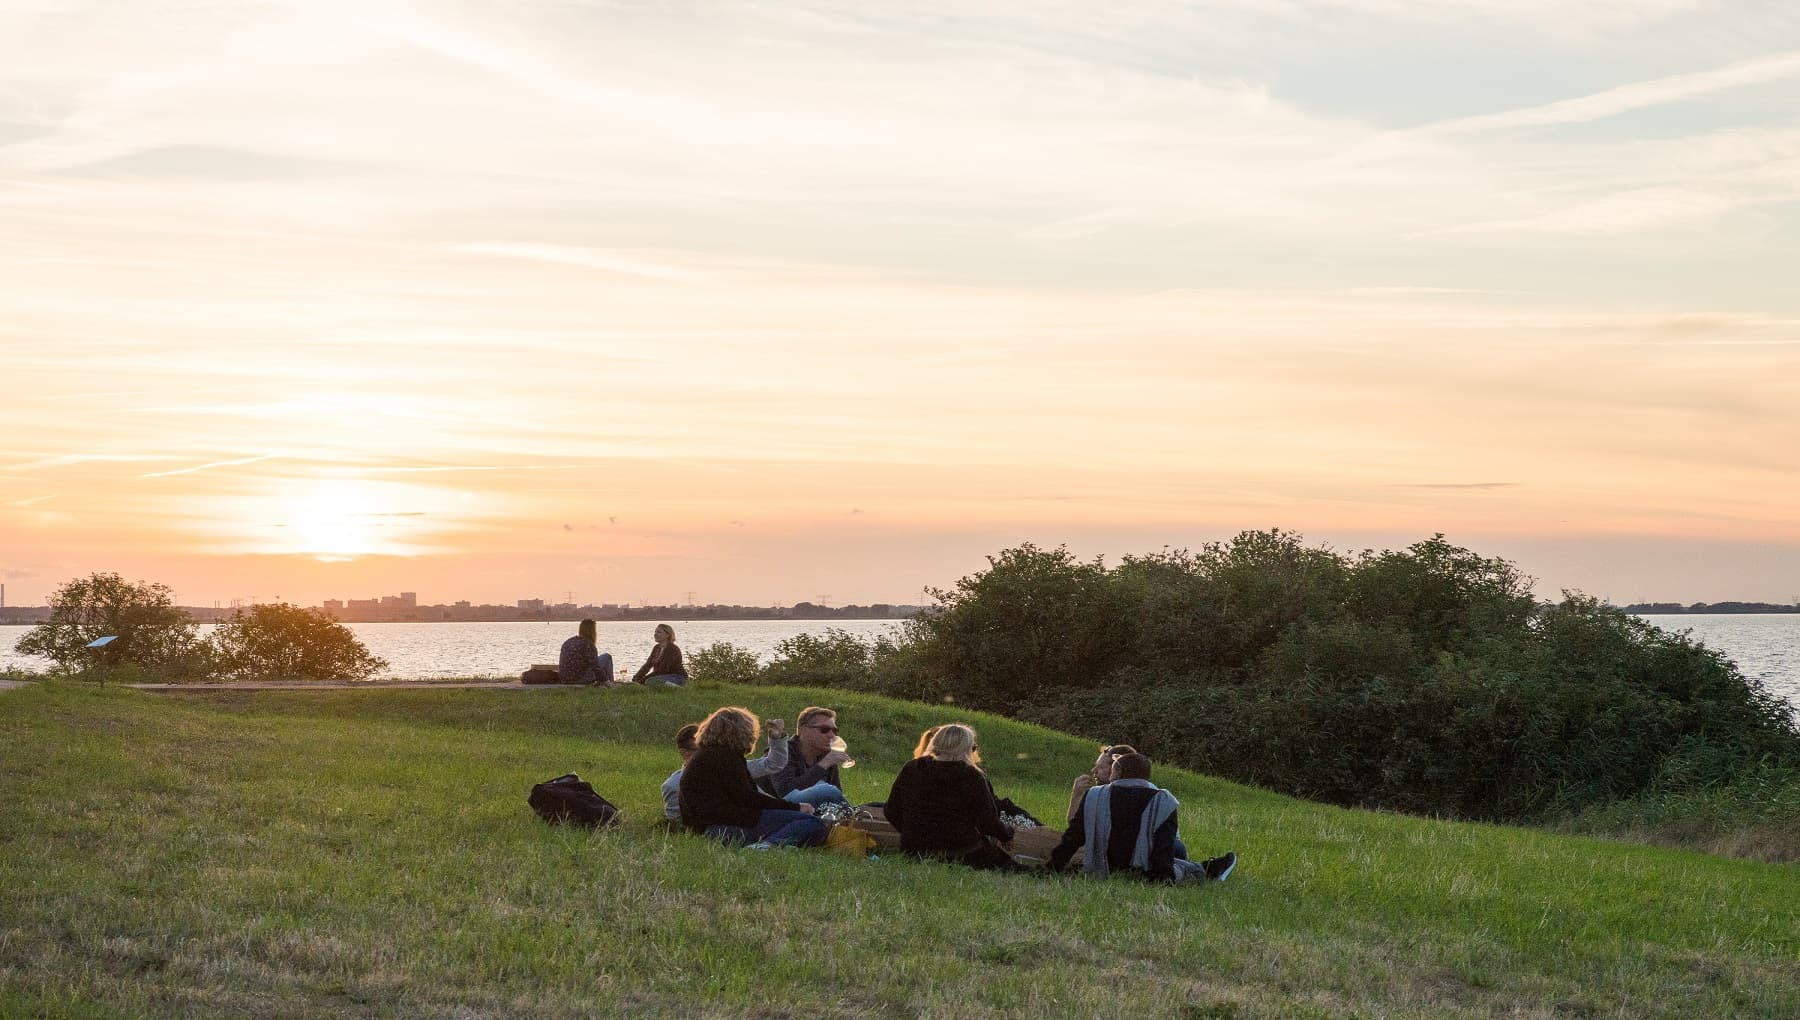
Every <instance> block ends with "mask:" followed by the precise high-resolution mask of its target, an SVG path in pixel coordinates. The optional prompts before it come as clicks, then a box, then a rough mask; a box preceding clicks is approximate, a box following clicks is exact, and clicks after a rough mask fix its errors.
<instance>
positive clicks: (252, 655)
mask: <svg viewBox="0 0 1800 1020" xmlns="http://www.w3.org/2000/svg"><path fill="white" fill-rule="evenodd" d="M212 643H213V649H214V658H215V662H216V664H217V666H216V668H217V671H218V673H219V675H221V676H223V677H227V678H229V679H233V680H367V679H368V678H369V677H370V676H373V675H374V674H375V673H376V672H377V671H379V670H383V669H386V668H387V665H388V664H387V661H386V660H384V659H378V658H376V657H375V656H373V655H371V654H369V650H368V649H367V648H365V647H363V643H362V641H360V640H359V639H358V638H357V636H356V635H355V634H354V633H352V632H351V631H350V628H348V627H346V626H344V625H343V624H341V623H339V622H337V620H336V619H335V618H333V617H332V616H331V615H330V614H329V613H326V612H325V611H323V610H320V609H302V608H300V607H299V606H290V605H286V604H277V605H259V606H252V607H251V608H250V612H249V613H247V614H246V613H245V612H243V611H242V610H239V611H238V612H236V613H233V614H232V616H231V619H229V620H227V621H225V622H224V623H221V624H219V629H218V630H217V631H216V632H214V634H213V638H212Z"/></svg>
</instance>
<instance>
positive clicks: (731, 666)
mask: <svg viewBox="0 0 1800 1020" xmlns="http://www.w3.org/2000/svg"><path fill="white" fill-rule="evenodd" d="M761 669H762V664H761V663H760V662H759V661H758V660H757V658H756V653H755V652H752V651H750V650H749V649H747V648H739V647H738V646H737V645H734V644H732V643H731V642H729V641H715V642H713V643H712V644H710V645H707V646H706V647H705V648H702V649H700V650H699V651H696V652H694V653H693V654H692V655H689V656H688V672H689V673H690V674H691V675H692V676H693V678H694V679H695V680H706V681H710V682H712V683H720V684H753V683H756V682H757V675H758V673H759V672H760V671H761Z"/></svg>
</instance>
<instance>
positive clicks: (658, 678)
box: [631, 623, 688, 687]
mask: <svg viewBox="0 0 1800 1020" xmlns="http://www.w3.org/2000/svg"><path fill="white" fill-rule="evenodd" d="M631 682H632V683H634V684H645V685H659V686H663V687H686V686H687V682H688V674H687V666H686V665H685V664H684V663H683V662H682V661H681V646H680V645H678V644H676V643H675V628H673V627H671V626H669V625H668V624H666V623H659V624H657V625H656V645H655V646H654V647H652V648H651V649H650V657H649V658H648V659H645V660H644V664H643V665H642V666H640V667H638V671H637V673H636V674H634V675H633V676H632V678H631Z"/></svg>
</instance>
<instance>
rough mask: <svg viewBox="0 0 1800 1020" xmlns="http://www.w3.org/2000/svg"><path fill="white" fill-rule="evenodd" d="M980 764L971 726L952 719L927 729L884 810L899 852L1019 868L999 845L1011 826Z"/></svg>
mask: <svg viewBox="0 0 1800 1020" xmlns="http://www.w3.org/2000/svg"><path fill="white" fill-rule="evenodd" d="M980 765H981V748H980V747H979V746H978V745H977V744H976V743H975V731H974V730H973V729H971V728H970V727H968V726H964V725H963V724H961V723H950V724H948V725H945V726H940V727H938V730H937V732H936V733H934V734H932V735H931V743H930V746H929V747H928V748H927V749H926V753H925V754H924V755H922V756H920V757H918V758H914V759H913V760H912V761H909V762H907V763H906V764H905V765H903V766H901V767H900V773H899V774H898V775H896V776H895V777H894V785H893V788H892V789H890V790H889V791H888V798H887V806H886V808H885V809H884V810H885V811H886V813H887V820H888V822H889V824H891V825H893V827H894V828H896V829H898V830H899V831H900V850H901V851H902V852H903V853H908V854H912V855H913V856H916V857H929V858H933V859H936V860H942V861H954V862H956V863H958V864H966V865H968V866H969V867H971V868H986V869H993V870H999V871H1017V870H1020V866H1019V865H1018V864H1016V863H1014V861H1013V859H1012V855H1011V854H1009V853H1007V851H1006V848H1005V846H1004V845H1003V844H1005V843H1007V842H1009V841H1011V840H1012V837H1013V830H1012V829H1011V828H1010V827H1008V826H1007V825H1006V824H1005V823H1004V822H1002V821H1001V820H1000V809H999V806H998V805H997V804H995V802H994V790H993V787H991V786H989V785H988V780H987V776H986V775H985V774H983V773H982V771H981V768H980Z"/></svg>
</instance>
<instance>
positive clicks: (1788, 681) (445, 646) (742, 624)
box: [0, 615, 1800, 706]
mask: <svg viewBox="0 0 1800 1020" xmlns="http://www.w3.org/2000/svg"><path fill="white" fill-rule="evenodd" d="M1644 619H1646V620H1648V621H1650V622H1651V623H1653V624H1655V625H1657V626H1658V627H1661V628H1663V629H1664V630H1671V631H1683V630H1690V631H1692V632H1693V636H1694V637H1695V638H1696V639H1698V640H1699V641H1701V642H1702V643H1704V644H1705V645H1706V646H1707V647H1709V648H1713V649H1716V650H1718V651H1720V652H1723V653H1725V654H1726V655H1727V656H1729V657H1731V658H1732V659H1733V660H1735V661H1736V662H1737V664H1738V668H1740V669H1742V670H1743V671H1744V675H1745V676H1748V677H1751V678H1753V679H1756V680H1760V681H1761V682H1762V684H1763V686H1764V687H1765V688H1766V689H1768V690H1769V691H1770V692H1771V693H1774V694H1778V695H1781V696H1782V697H1785V698H1787V699H1788V701H1789V702H1790V703H1792V704H1794V705H1797V706H1800V615H1768V616H1646V617H1644ZM671 623H673V625H674V627H675V633H676V636H677V639H678V640H679V642H680V644H681V647H682V648H683V650H685V651H688V652H693V651H694V650H696V649H699V648H702V647H704V646H706V645H709V644H712V643H713V642H715V641H729V642H731V643H732V644H734V645H737V646H739V647H741V648H747V649H749V650H750V651H752V652H755V653H756V654H757V655H758V656H760V657H762V658H763V660H764V661H767V659H768V657H769V654H770V653H771V652H773V651H774V649H775V645H776V644H777V643H778V642H780V641H781V640H783V639H784V638H788V637H792V636H793V635H795V634H800V633H811V634H821V633H824V632H825V630H827V629H828V628H832V627H837V628H841V629H843V630H847V631H849V632H850V633H852V634H856V635H859V636H863V637H872V636H874V635H876V634H882V633H887V632H889V631H891V630H893V629H894V628H895V627H897V626H898V624H897V622H896V621H893V620H700V621H695V622H693V623H683V622H682V621H680V620H674V621H671ZM347 626H349V628H350V629H351V630H354V631H355V632H356V634H357V636H358V637H360V638H362V640H363V643H364V644H366V645H368V646H369V650H370V651H372V652H374V653H375V654H376V655H379V656H381V657H382V658H384V659H386V660H388V667H389V670H388V674H387V675H391V676H394V677H399V678H401V679H407V680H421V679H428V678H432V677H454V676H517V675H518V674H519V672H520V671H521V670H523V669H524V668H525V667H526V666H529V665H531V664H533V663H537V662H544V663H553V662H555V661H556V652H557V649H558V647H560V646H561V644H562V640H563V638H565V637H567V636H569V635H570V634H573V633H574V632H575V625H574V624H572V623H352V624H348V625H347ZM29 629H30V628H29V627H0V668H5V667H9V666H10V667H23V668H26V669H33V670H42V669H45V668H47V667H48V666H49V665H50V664H49V663H48V662H47V661H45V660H43V659H37V658H34V657H32V656H25V655H19V654H18V653H16V652H14V651H13V644H14V642H16V641H18V639H19V638H20V637H21V636H22V635H23V634H24V633H25V632H26V631H27V630H29ZM654 629H655V624H654V623H649V622H641V621H634V622H629V623H623V622H610V621H609V622H603V623H601V624H600V647H601V649H602V650H603V651H608V652H611V653H612V655H613V658H614V660H616V661H617V663H618V666H619V669H620V670H621V671H622V672H623V673H625V674H626V675H627V676H629V675H630V674H631V673H632V672H634V671H635V670H636V669H637V667H638V666H639V665H640V664H642V663H643V661H644V657H645V656H646V655H649V654H650V645H651V640H652V639H651V633H652V631H654ZM201 630H202V631H207V630H210V628H205V627H203V628H201Z"/></svg>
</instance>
